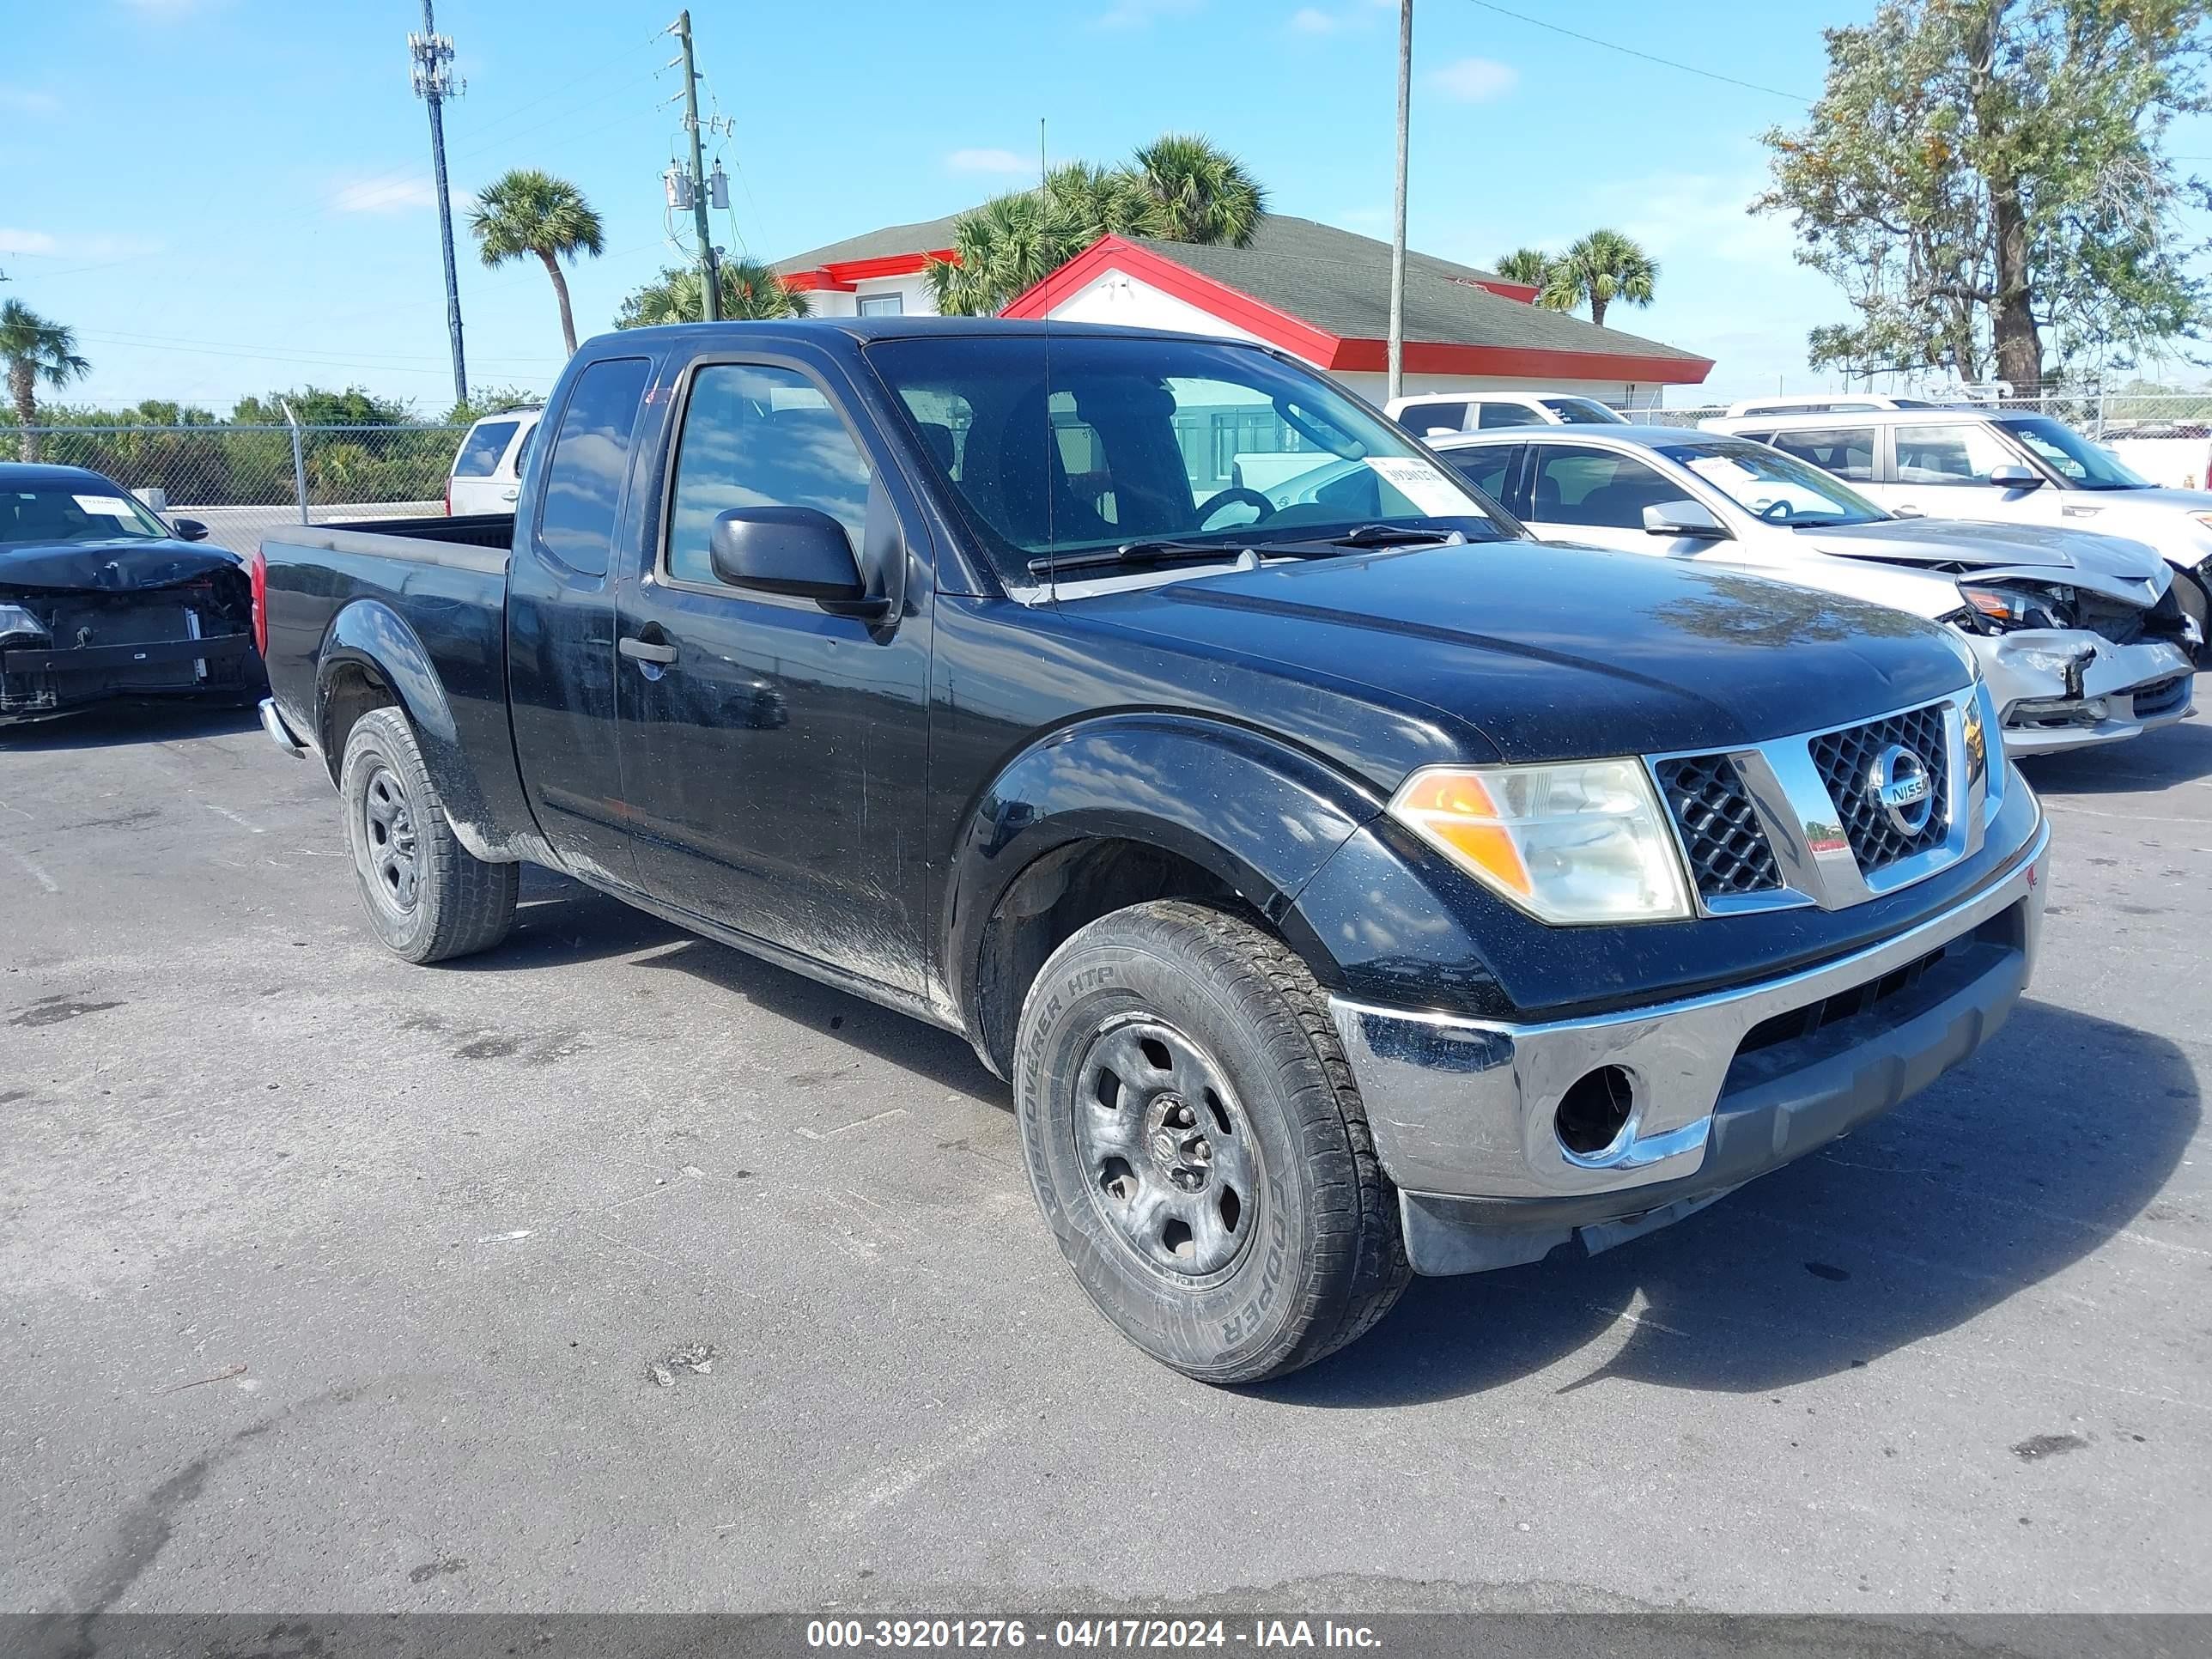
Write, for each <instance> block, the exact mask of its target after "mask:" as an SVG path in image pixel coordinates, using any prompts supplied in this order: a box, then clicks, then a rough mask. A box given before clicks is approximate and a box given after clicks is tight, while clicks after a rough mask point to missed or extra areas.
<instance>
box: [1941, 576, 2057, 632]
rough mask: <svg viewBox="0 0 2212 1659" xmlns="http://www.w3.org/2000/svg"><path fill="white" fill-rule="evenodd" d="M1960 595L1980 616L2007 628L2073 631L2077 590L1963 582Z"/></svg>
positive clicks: (1960, 585)
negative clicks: (2064, 629)
mask: <svg viewBox="0 0 2212 1659" xmlns="http://www.w3.org/2000/svg"><path fill="white" fill-rule="evenodd" d="M1959 595H1960V598H1961V599H1965V600H1966V603H1967V604H1968V605H1971V606H1972V607H1973V610H1974V611H1975V613H1976V614H1977V615H1978V616H1980V617H1986V618H1987V619H1988V620H1989V622H1991V623H1996V625H1997V627H1998V629H2008V628H2071V627H2072V626H2073V625H2074V623H2073V617H2072V614H2071V613H2072V611H2073V609H2074V590H2073V589H2072V588H2070V587H2051V588H2035V587H1990V586H1982V585H1980V584H1978V583H1974V582H1960V584H1959Z"/></svg>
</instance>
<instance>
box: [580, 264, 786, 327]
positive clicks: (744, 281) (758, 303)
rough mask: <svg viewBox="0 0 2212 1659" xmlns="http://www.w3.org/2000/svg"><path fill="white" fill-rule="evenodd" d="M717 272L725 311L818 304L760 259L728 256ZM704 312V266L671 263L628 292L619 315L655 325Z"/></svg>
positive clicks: (739, 315)
mask: <svg viewBox="0 0 2212 1659" xmlns="http://www.w3.org/2000/svg"><path fill="white" fill-rule="evenodd" d="M714 275H715V278H716V286H717V287H718V288H720V290H721V299H722V315H723V316H725V317H727V318H732V319H737V320H739V321H746V320H766V319H774V318H779V317H804V316H805V315H807V314H808V313H809V312H810V311H811V310H812V309H813V307H812V306H811V303H810V302H809V301H808V300H807V298H806V295H805V294H803V293H801V292H800V291H799V289H795V288H788V287H786V286H785V284H784V281H783V278H782V277H781V276H777V275H776V274H775V271H774V270H771V269H769V267H768V266H767V265H764V264H761V263H760V261H758V260H757V259H725V260H724V261H722V263H721V264H720V265H718V266H716V267H715V271H714ZM702 315H704V313H703V311H702V308H701V307H700V304H699V267H698V266H696V265H671V266H669V267H668V269H666V270H664V271H662V272H661V273H660V275H659V276H656V277H655V278H653V281H651V282H649V283H647V284H646V285H645V286H644V287H643V288H641V289H638V290H636V292H635V293H633V294H631V295H628V296H627V297H626V298H624V300H623V302H622V309H621V310H620V311H619V312H617V313H616V315H615V326H616V327H617V328H651V327H653V326H655V325H659V324H661V323H696V322H697V321H699V319H701V317H702Z"/></svg>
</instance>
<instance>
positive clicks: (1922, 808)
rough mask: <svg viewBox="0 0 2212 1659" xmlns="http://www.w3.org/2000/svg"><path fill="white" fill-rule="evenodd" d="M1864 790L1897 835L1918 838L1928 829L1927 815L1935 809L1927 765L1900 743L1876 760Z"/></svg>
mask: <svg viewBox="0 0 2212 1659" xmlns="http://www.w3.org/2000/svg"><path fill="white" fill-rule="evenodd" d="M1867 788H1868V790H1869V793H1872V794H1873V796H1874V798H1875V799H1876V800H1878V801H1880V802H1881V810H1882V811H1884V812H1885V813H1887V815H1888V817H1889V821H1890V822H1891V823H1893V824H1894V825H1896V826H1897V831H1898V833H1899V835H1903V836H1917V835H1918V834H1919V833H1920V832H1921V831H1922V830H1923V829H1926V828H1927V827H1928V815H1929V813H1930V812H1932V811H1935V810H1936V797H1935V795H1934V793H1933V792H1932V791H1931V790H1930V789H1929V783H1928V763H1927V762H1925V761H1923V760H1922V759H1921V758H1920V757H1919V756H1917V755H1916V754H1914V753H1913V752H1912V750H1910V749H1907V748H1906V747H1905V745H1904V744H1901V743H1893V744H1890V745H1889V746H1888V747H1887V748H1886V749H1884V750H1882V751H1881V753H1880V754H1879V755H1876V756H1875V759H1874V767H1873V769H1872V771H1871V772H1870V773H1869V776H1868V779H1867Z"/></svg>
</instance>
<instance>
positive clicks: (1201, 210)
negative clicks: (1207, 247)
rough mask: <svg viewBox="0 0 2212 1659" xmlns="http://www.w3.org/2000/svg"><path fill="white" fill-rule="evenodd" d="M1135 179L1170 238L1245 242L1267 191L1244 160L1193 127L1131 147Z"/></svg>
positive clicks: (1262, 211) (1262, 213) (1263, 209)
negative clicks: (1207, 138)
mask: <svg viewBox="0 0 2212 1659" xmlns="http://www.w3.org/2000/svg"><path fill="white" fill-rule="evenodd" d="M1136 159H1137V165H1136V168H1135V173H1136V179H1137V183H1138V184H1139V186H1140V187H1141V188H1142V190H1143V191H1144V194H1145V195H1146V197H1147V198H1148V199H1149V201H1150V203H1151V204H1152V218H1153V222H1154V224H1155V226H1156V228H1155V229H1154V230H1153V232H1152V234H1154V235H1156V236H1160V237H1164V238H1165V239H1166V240H1169V241H1171V242H1211V243H1224V242H1225V243H1227V244H1228V245H1229V246H1231V247H1249V246H1251V242H1252V238H1253V236H1254V234H1255V233H1256V232H1257V231H1258V230H1259V228H1260V222H1261V220H1262V219H1264V218H1266V217H1267V191H1265V190H1264V189H1262V188H1261V186H1260V185H1259V184H1258V183H1257V182H1256V181H1255V179H1253V177H1252V175H1251V174H1250V173H1247V172H1246V171H1245V170H1244V164H1243V162H1242V161H1238V160H1237V158H1236V157H1235V156H1233V155H1230V154H1229V153H1228V152H1227V151H1226V150H1223V149H1217V148H1215V147H1214V146H1213V145H1212V144H1211V143H1207V142H1206V140H1205V139H1204V138H1202V137H1199V136H1197V135H1196V134H1194V133H1179V132H1170V133H1163V134H1162V135H1161V136H1160V137H1158V138H1155V139H1153V140H1152V143H1149V144H1146V146H1144V148H1142V149H1139V151H1138V152H1137V158H1136Z"/></svg>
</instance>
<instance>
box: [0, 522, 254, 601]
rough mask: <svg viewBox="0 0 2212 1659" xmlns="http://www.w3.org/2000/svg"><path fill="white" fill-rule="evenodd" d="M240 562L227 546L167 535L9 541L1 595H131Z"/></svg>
mask: <svg viewBox="0 0 2212 1659" xmlns="http://www.w3.org/2000/svg"><path fill="white" fill-rule="evenodd" d="M241 563H242V561H241V560H240V558H239V556H238V555H237V554H235V553H234V552H232V551H231V550H229V549H228V548H227V547H216V546H214V545H212V544H209V543H207V542H184V541H175V540H172V539H170V538H167V537H161V538H149V537H144V536H121V537H116V538H112V539H109V540H106V541H97V542H10V543H9V544H7V545H6V546H4V547H0V593H5V592H17V593H27V592H84V593H131V592H137V591H139V590H140V589H142V588H149V587H174V586H177V585H178V584H179V582H189V581H197V580H199V579H200V578H201V577H203V576H205V575H208V574H211V573H212V572H215V571H218V570H236V569H238V568H240V564H241Z"/></svg>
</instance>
